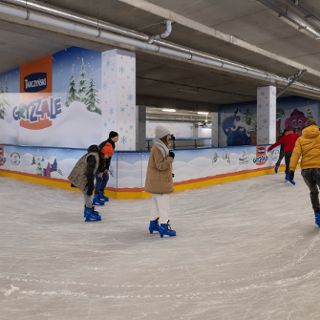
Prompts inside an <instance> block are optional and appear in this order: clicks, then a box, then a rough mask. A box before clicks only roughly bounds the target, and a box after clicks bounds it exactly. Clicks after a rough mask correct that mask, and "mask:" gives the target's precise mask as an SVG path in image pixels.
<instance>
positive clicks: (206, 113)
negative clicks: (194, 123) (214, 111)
mask: <svg viewBox="0 0 320 320" xmlns="http://www.w3.org/2000/svg"><path fill="white" fill-rule="evenodd" d="M197 113H198V114H203V115H205V116H207V115H208V114H209V112H205V111H198V112H197Z"/></svg>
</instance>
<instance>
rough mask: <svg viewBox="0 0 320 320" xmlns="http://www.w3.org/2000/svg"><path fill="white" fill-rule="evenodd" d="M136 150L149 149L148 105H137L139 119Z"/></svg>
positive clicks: (137, 121)
mask: <svg viewBox="0 0 320 320" xmlns="http://www.w3.org/2000/svg"><path fill="white" fill-rule="evenodd" d="M136 123H137V126H136V131H137V139H136V150H144V151H145V150H147V143H146V107H145V106H137V119H136Z"/></svg>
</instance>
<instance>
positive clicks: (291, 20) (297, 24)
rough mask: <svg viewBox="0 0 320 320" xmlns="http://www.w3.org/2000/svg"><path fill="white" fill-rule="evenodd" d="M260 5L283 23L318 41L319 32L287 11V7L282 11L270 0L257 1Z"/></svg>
mask: <svg viewBox="0 0 320 320" xmlns="http://www.w3.org/2000/svg"><path fill="white" fill-rule="evenodd" d="M257 1H259V2H260V3H262V4H263V5H264V6H266V7H267V8H269V9H270V10H272V11H274V12H275V13H276V14H277V15H278V17H279V18H280V19H283V20H284V21H285V22H287V23H288V24H290V25H291V26H293V27H294V28H296V29H297V30H298V31H300V32H303V33H304V34H306V35H308V36H309V37H312V38H313V39H315V40H320V32H318V31H317V30H316V29H315V28H314V27H313V26H312V25H311V24H310V23H308V22H307V21H305V20H304V19H303V18H301V17H299V16H298V15H297V14H295V13H294V12H292V10H291V11H289V10H288V7H286V10H282V9H281V8H279V7H278V6H277V5H275V4H274V2H273V1H270V0H257Z"/></svg>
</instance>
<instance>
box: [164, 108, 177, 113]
mask: <svg viewBox="0 0 320 320" xmlns="http://www.w3.org/2000/svg"><path fill="white" fill-rule="evenodd" d="M161 110H162V111H163V112H176V111H177V110H176V109H167V108H164V109H161Z"/></svg>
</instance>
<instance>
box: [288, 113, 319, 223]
mask: <svg viewBox="0 0 320 320" xmlns="http://www.w3.org/2000/svg"><path fill="white" fill-rule="evenodd" d="M300 157H302V159H301V163H300V166H301V175H302V177H303V179H304V181H305V183H306V185H307V186H308V188H309V190H310V199H311V204H312V208H313V211H314V214H315V223H316V224H317V225H318V226H319V227H320V203H319V188H320V132H319V127H318V126H317V124H316V122H315V121H314V120H313V119H309V120H307V122H306V126H305V128H304V129H303V130H302V136H301V137H300V138H298V140H297V141H296V144H295V147H294V149H293V152H292V156H291V160H290V165H289V168H290V171H289V179H290V180H291V181H292V180H293V178H294V171H295V169H296V167H297V164H298V161H299V159H300Z"/></svg>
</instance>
